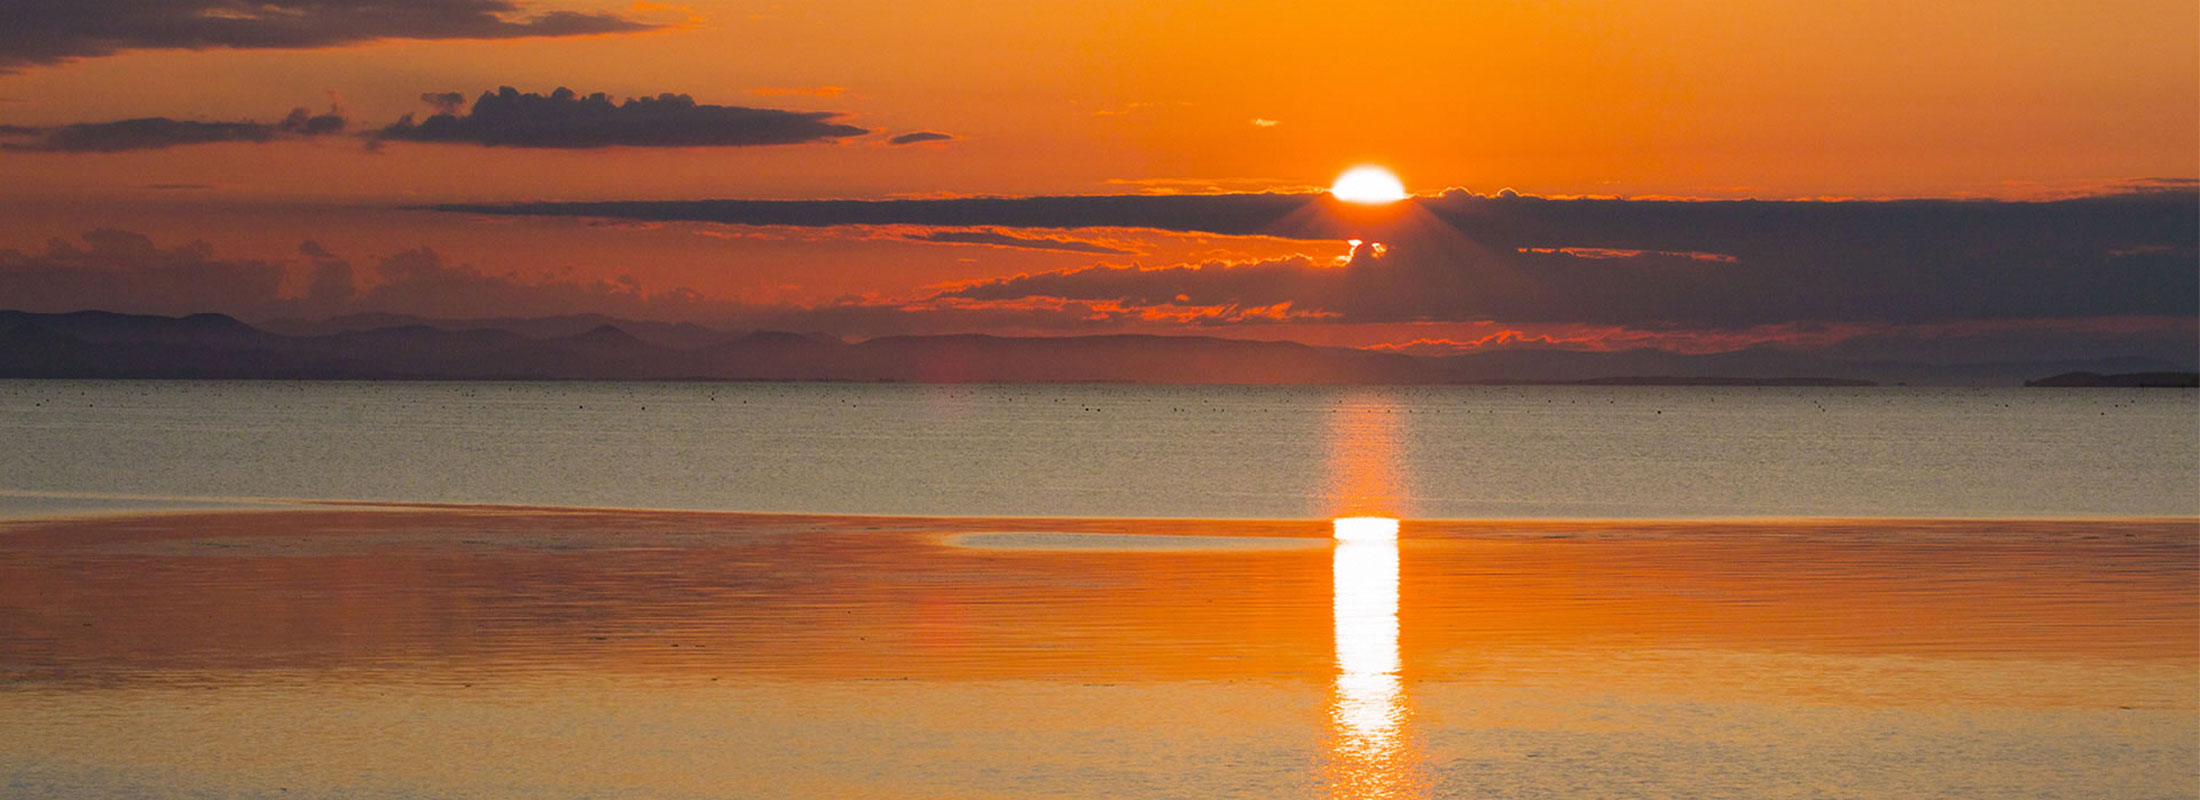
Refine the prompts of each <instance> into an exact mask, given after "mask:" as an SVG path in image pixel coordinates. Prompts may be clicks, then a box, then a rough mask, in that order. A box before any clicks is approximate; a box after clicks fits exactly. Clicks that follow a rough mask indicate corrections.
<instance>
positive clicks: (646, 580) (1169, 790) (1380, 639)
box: [0, 508, 2200, 798]
mask: <svg viewBox="0 0 2200 800" xmlns="http://www.w3.org/2000/svg"><path fill="white" fill-rule="evenodd" d="M1328 535H1329V530H1328V529H1327V527H1326V526H1325V525H1324V524H1323V523H1320V522H1266V523H1254V522H1226V521H1123V520H1114V521H1110V520H1035V519H1018V520H982V519H909V518H904V519H891V518H875V517H799V516H779V517H772V516H750V515H721V514H679V513H647V512H595V511H556V510H496V509H473V510H417V509H415V510H407V509H399V508H386V509H373V510H329V511H318V512H247V513H239V512H208V513H192V514H173V515H158V516H138V517H109V518H95V519H81V520H55V521H25V522H16V523H10V524H8V525H7V526H6V527H5V528H0V677H4V682H0V787H6V788H7V789H9V793H10V794H14V795H20V796H32V797H41V796H44V797H75V796H86V795H104V796H153V797H164V796H175V797H196V796H207V795H214V796H241V797H261V796H266V797H274V796H285V797H300V796H304V797H423V796H432V797H484V798H487V797H515V798H516V797H529V798H536V797H550V798H556V797H624V796H631V797H727V796H739V797H815V796H890V797H941V798H946V797H1004V798H1005V797H1120V796H1141V797H1261V798H1266V797H1329V798H1392V797H1485V796H1488V797H1581V796H1643V797H1738V798H1759V797H1780V796H1817V795H1836V796H1869V797H1890V798H1904V797H1916V798H1925V797H1951V796H1972V797H1997V798H2001V797H2069V796H2113V797H2141V798H2144V797H2189V796H2192V795H2193V794H2194V793H2195V792H2196V791H2200V777H2196V776H2195V775H2194V773H2193V772H2192V771H2191V769H2190V765H2191V764H2192V763H2193V760H2194V758H2195V757H2196V756H2200V744H2196V742H2200V722H2196V720H2200V717H2196V715H2195V698H2196V696H2200V694H2196V690H2200V523H2195V522H2193V521H2190V520H2182V521H2153V522H2149V521H2093V522H2023V521H1991V522H1960V521H1938V522H1934V521H1876V522H1856V521H1850V522H1840V521H1820V522H1727V523H1693V522H1632V523H1623V522H1533V523H1531V522H1514V523H1508V522H1487V523H1427V522H1415V521H1412V520H1408V521H1406V523H1405V524H1404V526H1403V529H1402V532H1401V535H1400V539H1399V540H1398V541H1397V542H1395V543H1390V542H1382V541H1369V542H1347V543H1341V544H1338V543H1332V542H1330V541H1329V540H1328ZM1034 537H1038V538H1037V540H1036V541H1037V542H1038V543H1039V544H1042V545H1044V546H1041V547H1031V546H1029V545H1031V544H1032V543H1033V541H1034ZM1077 537H1093V538H1092V539H1091V540H1089V541H1085V542H1072V541H1071V540H1074V539H1076V538H1077ZM1149 539H1150V540H1151V541H1148V540H1149ZM1186 540H1190V541H1195V542H1197V543H1198V544H1199V545H1200V546H1198V547H1195V548H1183V547H1181V546H1179V545H1181V544H1182V543H1183V542H1184V541H1186ZM1279 540H1280V541H1286V542H1299V543H1303V545H1304V546H1300V547H1288V548H1285V547H1272V546H1268V545H1269V544H1271V543H1274V542H1277V541H1279ZM1240 545H1242V546H1240Z"/></svg>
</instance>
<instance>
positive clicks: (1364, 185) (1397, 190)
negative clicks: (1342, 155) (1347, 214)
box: [1329, 166, 1406, 205]
mask: <svg viewBox="0 0 2200 800" xmlns="http://www.w3.org/2000/svg"><path fill="white" fill-rule="evenodd" d="M1329 193H1330V194H1332V195H1335V196H1336V198H1337V199H1339V200H1343V201H1345V202H1347V203H1362V204H1365V205H1382V204H1385V203H1395V202H1398V201H1400V200H1404V199H1406V185H1405V184H1404V183H1401V182H1399V180H1398V176H1396V175H1392V174H1391V173H1390V170H1387V169H1383V168H1382V167H1376V166H1364V167H1353V168H1351V169H1348V170H1345V171H1344V174H1343V175H1339V176H1337V182H1336V183H1334V184H1331V185H1330V187H1329Z"/></svg>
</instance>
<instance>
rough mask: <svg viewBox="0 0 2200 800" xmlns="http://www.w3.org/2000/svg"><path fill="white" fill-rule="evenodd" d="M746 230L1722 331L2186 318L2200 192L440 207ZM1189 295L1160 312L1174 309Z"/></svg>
mask: <svg viewBox="0 0 2200 800" xmlns="http://www.w3.org/2000/svg"><path fill="white" fill-rule="evenodd" d="M440 208H443V209H445V210H454V211H469V212H474V213H492V214H531V215H545V214H563V215H575V216H594V217H614V218H630V219H651V220H683V219H685V220H709V221H714V222H728V223H742V224H756V225H795V226H805V225H807V226H827V225H854V224H864V225H889V224H918V225H935V226H943V227H988V228H1056V229H1076V228H1084V227H1122V228H1151V229H1156V230H1164V231H1176V232H1187V233H1211V234H1224V235H1246V234H1265V235H1270V236H1278V237H1288V238H1300V239H1347V238H1358V239H1365V240H1368V241H1369V242H1371V243H1372V242H1381V243H1383V244H1384V245H1386V246H1387V247H1386V249H1385V252H1384V253H1383V254H1382V255H1378V254H1377V253H1376V248H1374V247H1373V246H1371V245H1370V246H1366V247H1362V248H1360V249H1358V250H1357V251H1356V253H1355V254H1354V256H1353V257H1352V258H1351V259H1350V261H1349V262H1348V263H1347V264H1345V265H1342V266H1339V265H1337V264H1336V263H1334V262H1331V261H1323V260H1315V259H1286V260H1280V261H1270V262H1264V263H1256V264H1225V263H1214V264H1192V265H1182V266H1177V267H1171V268H1152V267H1148V268H1141V269H1119V268H1107V267H1092V268H1082V269H1075V270H1064V271H1058V272H1048V273H1041V274H1034V275H1023V276H1013V277H1006V278H1002V279H998V280H995V281H991V282H987V283H983V284H978V285H972V286H966V287H962V288H959V289H956V290H954V292H953V296H957V297H962V298H966V299H983V300H1008V299H1014V298H1033V297H1052V298H1062V299H1069V300H1078V301H1090V302H1116V303H1123V304H1128V305H1158V304H1163V303H1171V302H1177V303H1184V304H1190V305H1199V306H1232V307H1239V308H1254V307H1266V306H1272V305H1275V304H1277V303H1283V302H1289V303H1292V304H1293V306H1292V307H1293V308H1295V309H1301V310H1306V311H1320V312H1326V313H1332V314H1335V315H1337V318H1338V319H1340V320H1342V321H1348V322H1404V321H1472V320H1496V321H1502V322H1512V323H1528V322H1571V323H1589V324H1609V325H1629V326H1652V327H1655V326H1677V327H1712V328H1735V327H1747V326H1753V325H1763V324H1772V323H1785V322H1828V321H1855V322H1882V323H1923V322H1939V321H1952V320H1964V319H2060V318H2073V317H2092V316H2130V315H2166V316H2176V317H2191V316H2194V315H2195V314H2196V313H2200V309H2196V305H2200V271H2196V270H2194V269H2193V264H2194V262H2195V259H2196V258H2200V253H2196V247H2195V243H2196V242H2200V196H2196V194H2195V193H2193V192H2190V191H2180V190H2175V189H2169V190H2163V191H2155V192H2146V193H2137V194H2125V195H2115V196H2103V197H2086V198H2078V199H2071V200H2060V201H2054V202H1999V201H1953V200H1906V201H1887V202H1854V201H1852V202H1821V201H1775V202H1765V201H1720V202H1698V201H1666V200H1550V199H1542V198H1534V197H1520V196H1513V197H1494V198H1493V197H1484V196H1480V195H1472V194H1468V193H1465V192H1451V193H1447V194H1445V195H1443V196H1440V197H1429V198H1420V199H1417V200H1414V201H1408V202H1403V203H1398V204H1394V205H1392V206H1385V207H1377V208H1366V207H1354V206H1347V205H1345V204H1341V203H1337V202H1335V201H1333V200H1329V199H1327V198H1325V197H1323V196H1319V195H1274V194H1237V195H1204V196H1104V197H1032V198H965V199H951V200H906V201H742V200H726V201H685V202H596V203H547V204H519V205H497V206H485V205H454V206H441V207H440ZM1180 296H1181V297H1184V298H1187V299H1186V300H1181V301H1180V300H1177V298H1178V297H1180Z"/></svg>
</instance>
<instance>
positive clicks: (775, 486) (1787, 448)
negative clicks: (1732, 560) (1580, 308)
mask: <svg viewBox="0 0 2200 800" xmlns="http://www.w3.org/2000/svg"><path fill="white" fill-rule="evenodd" d="M0 442H5V443H6V445H5V446H4V447H0V515H12V516H25V515H38V514H50V513H65V512H72V511H75V512H91V511H100V510H136V509H144V508H163V507H204V506H209V505H223V504H237V503H267V502H281V501H286V500H358V501H385V502H425V503H480V504H521V505H548V506H583V507H607V508H652V509H688V510H721V511H748V512H774V513H821V514H875V515H944V516H983V517H1018V516H1063V517H1102V518H1125V519H1133V518H1144V519H1150V518H1187V519H1300V518H1326V517H1329V516H1334V515H1336V514H1338V513H1339V512H1340V511H1344V510H1347V509H1348V507H1349V508H1358V509H1360V510H1364V511H1380V512H1383V513H1387V514H1389V515H1392V516H1399V517H1409V518H1426V519H1515V518H1518V519H1658V518H1666V519H1726V518H1754V517H1845V518H1905V517H1907V518H1943V517H1956V518H2041V517H2053V518H2088V517H2134V516H2140V517H2161V516H2171V517H2193V516H2200V392H2195V391H2193V390H2179V389H2169V390H2163V389H2036V388H1907V387H1872V388H1712V387H1574V386H1562V387H1382V386H1376V387H1246V386H1137V385H1105V384H1044V385H912V384H846V383H592V382H580V383H544V382H523V383H474V382H423V383H401V382H363V383H347V382H280V381H273V382H259V381H250V382H224V381H83V382H79V381H0Z"/></svg>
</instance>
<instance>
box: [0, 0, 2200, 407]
mask: <svg viewBox="0 0 2200 800" xmlns="http://www.w3.org/2000/svg"><path fill="white" fill-rule="evenodd" d="M0 21H4V23H5V24H0V147H4V148H5V149H0V207H4V208H5V209H6V210H7V213H5V214H4V215H0V308H19V309H23V310H31V311H67V310H74V309H78V308H104V309H109V310H117V311H131V312H144V313H165V314H182V313H190V312H197V311H219V312H225V313H231V314H234V315H237V316H240V317H242V318H244V319H247V320H255V321H264V320H272V319H284V318H293V319H313V318H322V317H330V316H336V315H342V314H351V313H358V312H365V311H389V312H398V313H410V314H419V315H425V316H434V317H446V318H463V317H507V316H518V317H526V316H543V315H550V314H565V313H582V312H595V313H605V314H610V315H614V316H620V317H631V318H647V319H666V320H685V321H695V322H701V323H705V324H709V325H714V326H720V327H725V328H728V329H740V328H757V327H772V328H786V329H795V330H805V331H824V332H830V333H834V334H838V335H842V336H846V337H850V338H862V337H867V336H876V335H882V334H891V333H911V332H915V333H941V332H986V333H996V334H1004V335H1031V334H1041V335H1058V334H1073V333H1107V332H1124V331H1138V332H1158V333H1196V334H1201V335H1216V336H1233V337H1247V338H1262V339H1292V340H1298V341H1306V342H1313V343H1322V344H1341V345H1352V346H1362V347H1378V348H1386V349H1399V350H1403V351H1406V352H1432V353H1447V352H1462V351H1467V350H1474V349H1479V348H1492V347H1552V346H1555V347H1564V348H1573V349H1622V348H1629V347H1659V348H1665V349H1671V350H1678V351H1684V352H1717V351H1724V350H1734V349H1740V348H1746V347H1751V346H1763V345H1773V346H1780V347H1794V348H1805V349H1824V348H1837V349H1838V348H1846V349H1847V350H1848V351H1850V352H1851V353H1852V354H1853V355H1855V356H1856V357H1859V358H1895V357H1909V358H1919V359H1925V360H1933V359H1945V360H1966V359H1968V360H1994V359H2004V358H2013V357H2017V356H2026V357H2056V358H2059V357H2081V356H2120V355H2140V356H2147V357H2154V358H2163V359H2169V360H2173V361H2182V362H2184V363H2188V364H2189V363H2190V362H2191V361H2192V360H2193V359H2194V357H2195V355H2194V352H2193V351H2194V349H2195V347H2196V345H2195V341H2196V337H2200V323H2196V321H2195V318H2196V317H2200V310H2196V306H2200V289H2196V288H2195V287H2196V285H2200V278H2196V277H2195V272H2196V271H2200V270H2196V267H2195V265H2196V259H2200V251H2196V242H2200V221H2196V216H2200V214H2196V211H2200V199H2196V198H2200V184H2196V183H2195V180H2196V179H2200V7H2196V6H2195V4H2194V3H2192V2H2190V0H2106V1H2105V2H2093V3H2078V2H2070V1H2069V0H2057V1H2056V2H2043V1H2041V0H1994V1H1993V2H1987V1H1985V0H1950V1H1948V2H1938V3H1880V2H1856V1H1855V0H1839V1H1836V0H1795V1H1794V2H1781V3H1742V2H1731V1H1730V0H1729V1H1724V2H1722V1H1718V0H1631V1H1630V0H1537V1H1535V2H1511V1H1508V0H1500V1H1499V2H1476V3H1460V2H1436V1H1433V0H1430V1H1426V2H1419V1H1416V2H1405V1H1390V2H1384V1H1379V2H1368V3H1356V4H1333V3H1300V4H1292V3H1265V2H1264V3H1237V2H1208V1H1199V0H1166V1H1156V2H1144V1H1142V0H1140V1H1124V0H1116V1H1112V2H1088V1H1087V0H1060V1H1059V2H1053V1H1050V2H1028V1H1019V2H1006V1H1001V2H995V1H993V0H967V1H964V2H941V3H906V2H883V1H881V0H813V1H810V2H786V3H778V2H707V1H699V2H692V3H689V4H658V3H651V2H637V3H631V4H617V3H591V2H522V1H521V0H266V1H264V2H250V1H248V0H98V1H97V2H87V1H86V0H0ZM503 87H510V89H509V90H504V91H502V92H501V93H500V90H501V89H503ZM560 89H569V90H570V92H566V93H559V92H558V90H560ZM597 93H602V94H603V95H605V97H603V98H594V97H592V96H593V95H596V94H597ZM636 98H639V100H637V99H636ZM293 109H302V111H295V112H294V111H293ZM1359 164H1378V165H1381V166H1383V167H1386V168H1388V169H1390V170H1392V171H1394V172H1395V173H1396V174H1397V175H1398V176H1400V177H1401V178H1402V179H1403V181H1404V182H1405V185H1406V187H1407V188H1408V189H1409V190H1410V191H1412V192H1415V193H1416V194H1417V195H1419V197H1418V198H1416V199H1414V200H1410V201H1407V202H1404V203H1401V204H1398V205H1397V206H1392V207H1379V208H1360V207H1350V206H1345V205H1340V204H1337V203H1335V202H1334V201H1333V200H1330V199H1327V198H1325V197H1324V196H1321V195H1319V194H1316V193H1319V192H1321V191H1323V190H1324V189H1326V188H1327V187H1328V186H1329V185H1330V183H1331V181H1332V180H1333V179H1334V178H1335V177H1336V176H1337V175H1338V174H1339V173H1341V172H1343V171H1344V170H1345V169H1347V168H1349V167H1352V166H1354V165H1359ZM1264 193H1281V195H1282V196H1278V195H1276V194H1264ZM1169 195H1199V196H1200V197H1196V198H1183V197H1173V198H1172V197H1166V196H1169ZM974 196H983V197H992V198H999V199H1000V202H997V203H990V204H976V205H972V204H959V205H958V204H957V201H956V199H957V198H969V197H974ZM1083 196H1130V199H1126V200H1123V201H1120V202H1113V201H1111V202H1108V203H1097V204H1096V203H1081V202H1078V201H1072V200H1064V199H1060V198H1071V197H1083ZM1579 198H1592V199H1586V200H1584V199H1579ZM823 199H849V200H874V201H902V202H894V203H886V204H880V205H872V206H859V207H851V206H835V205H820V204H806V203H799V202H798V203H794V204H791V205H789V204H768V203H767V204H746V205H743V204H733V205H723V204H721V205H710V204H700V203H695V202H689V201H711V200H783V201H812V200H823ZM1746 199H1756V200H1772V201H1797V202H1783V203H1778V204H1767V203H1733V202H1700V201H1707V200H1708V201H1734V200H1746ZM1889 199H1901V200H1924V201H1927V202H1880V201H1885V200H1889ZM1828 200H1839V201H1841V202H1825V201H1828ZM655 201H678V202H673V203H657V204H651V203H653V202H655ZM939 201H948V202H945V203H942V202H939ZM521 203H526V204H539V203H587V204H589V205H588V206H586V207H572V206H566V207H557V206H542V205H527V206H514V205H511V204H521ZM1350 239H1362V240H1364V241H1365V242H1366V244H1363V245H1362V246H1360V247H1357V248H1356V247H1355V246H1354V245H1353V244H1351V243H1350V242H1349V241H1348V240H1350ZM1374 242H1382V243H1383V245H1384V248H1383V253H1382V254H1381V255H1377V253H1376V251H1375V248H1373V247H1372V243H1374Z"/></svg>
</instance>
